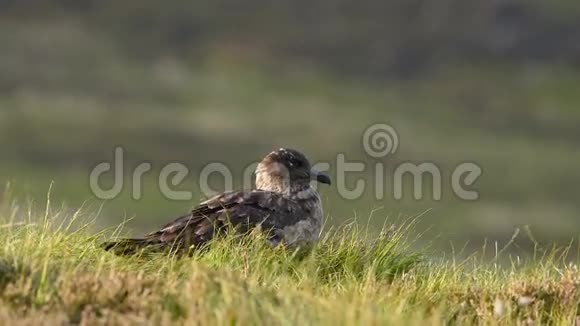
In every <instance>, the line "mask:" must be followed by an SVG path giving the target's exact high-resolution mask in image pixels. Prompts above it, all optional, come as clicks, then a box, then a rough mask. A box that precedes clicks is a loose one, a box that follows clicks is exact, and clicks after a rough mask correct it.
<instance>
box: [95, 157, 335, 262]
mask: <svg viewBox="0 0 580 326" xmlns="http://www.w3.org/2000/svg"><path fill="white" fill-rule="evenodd" d="M312 180H316V181H318V182H320V183H325V184H330V183H331V180H330V177H329V176H328V175H326V174H324V173H321V172H318V171H316V170H313V169H312V168H311V166H310V162H309V161H308V159H306V156H304V154H302V153H300V152H299V151H296V150H293V149H285V148H280V149H279V150H276V151H273V152H272V153H270V154H268V155H267V156H266V157H265V158H264V159H263V160H262V161H261V162H260V163H259V164H258V166H257V168H256V189H255V190H251V191H237V192H225V193H222V194H219V195H217V196H215V197H213V198H210V199H209V200H206V201H204V202H202V203H200V204H199V206H197V207H195V208H194V209H193V210H192V211H191V212H190V213H188V214H186V215H184V216H181V217H179V218H177V219H176V220H174V221H173V222H171V223H169V224H167V225H165V226H163V227H162V228H161V230H159V231H156V232H153V233H150V234H148V235H146V236H145V237H143V238H136V239H122V240H119V241H114V242H106V243H104V244H103V248H104V249H105V250H107V251H109V250H110V251H112V252H114V253H116V254H119V255H129V254H135V253H137V252H139V251H140V250H141V249H145V248H149V249H155V250H163V249H177V250H181V249H190V248H198V247H200V246H202V245H204V244H206V243H207V242H208V241H210V240H211V239H212V238H213V237H214V236H215V235H217V234H219V233H220V232H219V231H222V230H225V229H226V228H227V227H228V226H231V227H233V228H234V229H235V231H236V233H240V234H244V233H247V232H249V231H250V230H252V229H255V228H259V230H262V231H263V232H265V233H266V236H267V239H268V241H269V243H270V244H271V245H272V246H277V245H278V244H283V245H285V246H290V247H294V246H299V245H302V244H311V243H313V242H315V241H316V240H318V236H319V234H320V230H321V228H322V219H323V210H322V203H321V200H320V196H319V194H318V192H317V191H316V190H315V189H314V188H312V187H311V185H310V182H311V181H312ZM221 233H223V232H221Z"/></svg>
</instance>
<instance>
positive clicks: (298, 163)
mask: <svg viewBox="0 0 580 326" xmlns="http://www.w3.org/2000/svg"><path fill="white" fill-rule="evenodd" d="M312 180H316V181H318V182H320V183H325V184H330V183H331V180H330V177H329V176H328V175H326V174H324V173H322V172H319V171H316V170H314V169H312V167H311V166H310V162H309V161H308V159H307V158H306V156H304V154H302V153H301V152H299V151H297V150H294V149H288V148H280V149H278V150H275V151H273V152H272V153H270V154H268V155H266V157H264V159H263V160H262V161H261V162H260V164H258V167H257V168H256V187H257V188H258V189H260V190H268V191H275V192H281V193H293V192H299V191H302V190H304V189H305V188H308V187H310V181H312Z"/></svg>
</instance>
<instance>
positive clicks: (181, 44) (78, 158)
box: [0, 0, 580, 249]
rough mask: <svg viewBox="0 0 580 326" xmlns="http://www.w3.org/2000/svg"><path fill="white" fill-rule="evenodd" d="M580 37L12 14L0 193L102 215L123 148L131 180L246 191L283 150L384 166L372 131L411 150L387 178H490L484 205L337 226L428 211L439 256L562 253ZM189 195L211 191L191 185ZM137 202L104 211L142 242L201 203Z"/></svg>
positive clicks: (6, 29) (233, 7) (132, 9)
mask: <svg viewBox="0 0 580 326" xmlns="http://www.w3.org/2000/svg"><path fill="white" fill-rule="evenodd" d="M579 32H580V3H578V2H577V1H571V0H559V1H554V2H546V1H539V0H538V1H474V0H469V1H465V0H463V1H460V0H444V1H438V2H437V3H436V4H435V3H430V2H427V1H415V0H412V1H409V0H396V1H385V2H378V1H366V2H362V3H361V2H359V3H355V2H352V3H351V2H346V1H342V2H341V1H339V2H336V1H332V2H331V1H314V2H312V1H311V2H302V1H293V2H288V3H277V4H271V3H269V2H265V1H256V0H252V1H245V2H243V3H240V2H233V1H231V2H230V1H224V2H214V3H210V4H201V3H193V2H191V1H172V2H168V3H164V4H162V5H161V4H159V2H158V1H150V0H146V1H140V2H118V1H117V2H115V1H109V0H105V1H96V0H95V1H87V0H83V1H81V0H76V1H69V0H61V1H2V2H0V45H1V49H0V149H1V153H0V157H1V160H0V182H2V183H5V182H6V181H11V182H12V184H13V185H12V187H13V188H14V191H15V192H16V193H17V194H18V195H22V196H31V197H32V198H34V199H35V200H39V199H40V198H44V197H45V194H46V191H47V189H48V186H49V184H50V182H51V180H54V181H55V186H54V192H53V196H54V197H55V199H56V200H61V199H62V200H66V201H67V203H68V204H70V205H80V204H81V203H83V202H84V201H87V200H88V201H89V204H90V205H93V208H94V207H98V205H99V201H97V200H96V199H94V196H93V195H92V194H91V193H90V191H89V187H88V175H89V172H90V170H91V169H92V168H93V167H94V166H95V165H96V164H98V163H99V162H102V161H104V160H112V155H113V150H114V147H115V146H116V145H122V146H123V147H124V148H125V149H126V151H127V153H126V159H127V161H128V162H127V167H126V169H127V170H128V171H129V170H130V168H131V167H134V166H136V165H137V164H138V163H139V162H142V161H149V162H152V163H153V165H154V168H155V169H159V168H160V167H161V166H162V164H163V163H166V162H172V161H181V162H184V163H187V165H188V166H190V167H191V169H192V171H199V169H201V167H202V166H203V165H204V164H206V163H209V162H213V161H218V162H225V163H227V164H228V165H229V166H232V167H234V168H236V167H239V172H240V173H241V170H242V168H243V167H245V165H246V164H248V163H250V162H253V161H254V160H255V159H256V158H257V157H260V156H261V155H263V154H264V153H267V152H269V151H270V150H271V149H272V148H277V147H280V146H289V147H296V148H299V149H302V150H304V151H305V152H306V153H307V154H308V155H309V157H311V158H312V160H314V161H329V162H334V161H335V157H336V154H337V153H345V154H346V156H347V158H348V159H349V160H352V161H363V162H367V163H368V164H373V163H376V161H375V160H373V159H372V158H371V157H369V156H368V155H366V154H365V153H364V151H363V149H362V147H361V136H362V133H363V131H364V129H365V128H366V127H368V126H369V125H371V124H373V123H377V122H388V123H389V124H391V125H392V126H394V127H395V128H397V131H398V132H399V136H400V139H401V144H400V148H399V151H398V152H397V153H396V155H393V156H389V157H387V158H386V159H385V160H383V161H382V162H383V163H384V164H385V165H386V166H387V168H388V169H389V172H392V169H393V168H394V167H395V166H396V163H398V162H404V161H412V162H425V161H428V162H434V163H437V164H438V165H439V166H440V167H441V168H442V169H443V170H444V171H447V172H448V171H451V170H452V168H453V167H454V166H456V165H457V164H459V163H461V162H465V161H473V162H477V163H478V164H479V165H481V166H482V168H483V171H484V174H483V176H482V177H481V178H480V180H479V181H478V184H477V189H478V190H480V193H481V199H480V200H479V201H477V202H462V201H459V200H457V199H455V198H454V197H453V196H452V195H451V194H450V193H449V192H447V193H445V194H444V197H443V200H442V201H438V202H437V201H431V200H422V201H419V202H417V201H414V200H412V198H411V195H410V194H409V196H408V199H405V200H402V201H394V200H393V199H391V197H392V196H390V195H389V194H392V191H388V189H389V186H388V185H387V187H386V189H387V194H388V195H387V199H385V200H383V201H377V200H375V199H374V198H373V196H372V193H370V192H368V193H365V196H364V197H363V198H361V199H359V200H354V201H352V200H344V199H341V198H339V196H338V195H337V194H336V191H335V189H333V188H331V189H323V190H322V191H323V194H324V197H325V202H326V207H327V208H328V209H327V210H328V212H329V214H330V216H331V220H330V223H334V224H337V223H341V222H343V221H345V220H347V219H349V218H352V217H354V216H355V215H356V216H359V217H360V218H361V219H363V220H365V221H366V218H367V216H369V214H370V213H371V211H373V210H374V209H375V208H377V207H384V209H382V210H381V211H379V212H375V213H374V215H373V216H374V217H373V223H376V224H377V225H380V224H382V223H383V222H384V217H385V216H387V215H389V216H394V217H396V216H398V215H401V214H402V215H406V214H410V215H416V214H418V213H421V212H423V211H425V210H426V209H429V208H432V211H431V212H429V213H428V214H426V215H425V216H423V217H422V223H423V224H422V225H423V226H425V227H432V231H431V233H430V235H437V234H440V239H439V240H437V241H438V242H440V243H442V244H444V245H447V243H448V240H455V241H459V243H462V242H463V241H467V240H470V243H471V244H473V245H476V246H479V245H480V244H481V243H482V241H483V238H485V237H487V238H490V239H492V240H493V239H498V240H502V241H505V240H506V239H509V237H510V236H511V234H512V233H513V231H514V229H515V228H516V227H524V226H525V225H530V226H531V227H532V230H533V231H534V234H535V236H536V238H538V239H539V240H543V241H551V240H555V241H561V242H566V241H568V240H569V239H570V238H572V237H577V236H578V234H577V231H576V230H578V228H579V227H580V221H579V220H578V217H579V216H578V212H579V209H580V205H579V204H578V202H577V198H578V195H579V193H580V192H579V191H578V190H577V187H578V180H579V179H580V171H578V169H577V163H578V162H579V161H580V147H579V145H580V130H579V129H578V127H577V126H578V125H579V123H580V110H578V105H579V103H580V93H579V92H578V90H579V89H580V74H579V70H580V66H579V64H580V33H579ZM256 130H258V132H256ZM371 172H372V169H370V170H369V172H367V173H366V174H365V175H363V176H364V177H365V178H366V180H367V181H368V182H369V183H371V184H372V182H374V180H373V175H372V173H371ZM355 176H356V175H355ZM444 180H448V178H445V175H444ZM350 181H353V180H350V179H349V182H350ZM387 184H388V181H387ZM183 187H184V188H187V189H190V188H191V189H194V190H198V189H197V188H198V187H197V180H196V179H195V176H194V175H191V176H190V179H189V181H188V183H187V184H186V185H183ZM445 188H446V189H449V186H448V185H447V186H446V187H445ZM129 195H130V189H128V187H126V188H125V189H124V191H123V196H122V197H121V198H118V199H115V200H113V201H111V202H108V203H106V205H105V211H104V212H103V214H102V221H101V224H102V225H104V226H105V225H114V224H117V223H119V222H120V221H121V220H122V219H123V217H125V216H133V215H137V216H139V217H138V218H137V219H135V220H133V221H131V223H130V226H131V227H133V228H135V229H136V230H138V231H141V232H142V231H146V230H149V229H150V228H151V227H153V226H156V225H158V224H160V223H163V222H164V221H165V220H166V219H167V218H168V217H170V216H172V214H177V213H180V212H182V211H183V210H184V209H187V208H188V207H189V206H191V205H192V204H193V203H188V202H171V201H169V200H166V199H164V198H163V197H162V196H161V195H160V193H159V190H158V187H157V185H156V178H155V176H154V175H153V174H151V175H147V177H146V187H145V190H144V198H143V199H142V200H140V201H133V200H131V199H130V196H129ZM198 197H199V195H198V196H197V197H195V198H198ZM406 198H407V197H406ZM194 201H195V200H194ZM39 205H40V204H39ZM529 245H530V243H529V241H527V242H526V241H524V242H523V243H522V244H521V246H522V247H523V248H524V249H525V248H527V246H529ZM447 246H448V245H447Z"/></svg>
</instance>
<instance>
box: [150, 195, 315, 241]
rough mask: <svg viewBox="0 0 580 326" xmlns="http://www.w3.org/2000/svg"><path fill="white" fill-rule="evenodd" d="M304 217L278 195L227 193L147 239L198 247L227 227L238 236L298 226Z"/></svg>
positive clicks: (202, 204)
mask: <svg viewBox="0 0 580 326" xmlns="http://www.w3.org/2000/svg"><path fill="white" fill-rule="evenodd" d="M304 215H305V212H304V208H303V207H302V206H301V205H299V204H298V203H296V202H295V201H292V200H289V199H288V198H286V197H284V196H282V195H281V194H278V193H275V192H269V191H248V192H227V193H223V194H220V195H218V196H215V197H213V198H211V199H209V200H207V201H205V202H202V203H201V204H200V205H199V206H198V207H196V208H194V209H193V210H192V211H191V213H190V214H187V215H185V216H182V217H180V218H177V219H176V220H174V221H173V222H171V223H168V224H166V225H165V226H163V228H162V229H161V230H159V231H157V232H153V233H150V234H149V235H147V236H146V237H145V239H147V240H148V241H151V242H155V243H168V244H172V245H177V246H178V247H190V246H197V245H200V244H203V243H205V242H207V241H209V240H210V239H212V238H213V235H214V233H215V232H216V231H217V230H219V229H222V228H223V227H225V226H227V225H232V226H233V227H235V228H236V229H237V231H239V232H246V231H248V230H250V229H252V228H253V227H255V226H257V225H260V226H261V227H262V229H263V230H271V229H277V228H283V227H284V226H286V225H292V224H294V223H297V222H298V221H299V220H300V219H301V218H302V217H303V216H304Z"/></svg>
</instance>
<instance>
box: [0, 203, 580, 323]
mask: <svg viewBox="0 0 580 326" xmlns="http://www.w3.org/2000/svg"><path fill="white" fill-rule="evenodd" d="M5 206H6V205H5ZM1 212H2V213H1V214H2V217H3V222H2V223H0V224H2V227H1V228H0V244H1V248H2V249H1V250H0V318H1V319H2V320H5V321H6V322H7V323H8V324H16V323H24V322H28V323H40V322H42V323H51V324H68V323H82V324H87V325H93V324H99V323H105V324H138V325H142V324H149V323H150V324H215V323H217V324H230V325H233V324H241V325H254V324H267V325H280V324H285V325H293V324H333V325H336V324H344V325H353V324H370V325H373V324H375V325H376V324H385V323H392V324H448V323H452V324H453V323H457V324H466V323H492V324H494V323H519V322H521V323H523V322H532V321H533V322H536V323H542V324H543V323H556V324H573V323H574V322H576V319H577V315H578V308H579V302H580V294H579V291H578V289H579V287H580V271H579V270H578V269H577V267H576V266H575V265H567V264H564V263H563V262H562V259H561V258H559V257H563V255H562V254H560V255H558V251H553V252H552V254H551V255H545V256H543V257H541V258H536V259H535V260H534V261H533V262H529V263H523V262H518V261H514V263H513V264H512V265H511V267H509V268H500V267H498V266H497V265H494V264H488V263H483V262H481V261H479V260H478V259H475V258H474V259H469V260H466V261H464V262H462V263H456V262H447V263H446V262H443V261H433V260H432V259H431V260H430V259H429V257H428V256H426V255H425V254H418V253H414V252H412V251H411V250H410V249H409V247H408V244H409V243H410V240H412V239H408V238H407V236H406V234H407V232H408V230H409V228H412V227H413V224H412V223H407V224H404V225H402V226H400V227H397V228H390V229H388V230H385V231H384V232H381V233H380V234H379V235H377V236H375V235H371V233H368V232H366V231H365V230H361V229H360V228H357V227H356V224H350V225H347V226H345V227H342V228H338V229H334V230H330V231H328V232H327V233H325V235H324V236H323V238H322V239H321V241H320V243H319V244H318V245H317V246H315V247H314V248H312V250H311V251H310V252H308V253H304V252H290V251H288V250H285V249H283V248H277V249H271V248H269V247H267V246H266V245H265V244H264V241H262V239H260V236H259V235H256V236H250V237H246V238H242V239H240V238H236V237H234V236H227V237H225V238H224V239H221V240H218V241H215V242H214V243H212V244H211V245H210V246H209V247H208V249H207V250H205V251H204V252H203V253H194V254H193V255H192V256H191V257H189V256H186V257H183V256H177V255H175V254H172V253H167V254H148V255H146V254H143V255H140V256H134V257H117V256H114V255H112V254H109V253H106V252H103V251H102V250H100V248H99V243H100V242H101V241H103V240H104V239H105V238H108V237H109V236H105V235H104V234H103V233H98V234H96V235H95V234H94V233H91V232H90V231H89V230H90V226H91V222H89V223H84V222H80V221H83V220H85V219H87V218H88V219H90V214H86V213H83V212H81V211H75V212H70V211H67V210H59V211H53V210H51V209H50V208H47V210H46V212H45V213H44V214H39V216H36V215H35V214H34V213H32V212H30V211H26V210H24V211H23V210H22V209H21V208H19V207H18V206H17V205H15V204H12V205H10V206H9V207H3V208H2V210H1ZM17 221H24V222H22V223H18V222H17ZM113 236H114V235H113Z"/></svg>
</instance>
